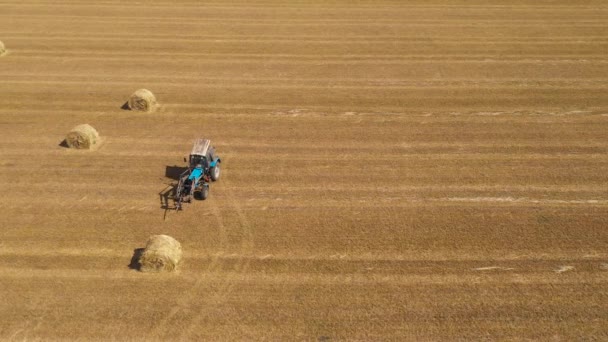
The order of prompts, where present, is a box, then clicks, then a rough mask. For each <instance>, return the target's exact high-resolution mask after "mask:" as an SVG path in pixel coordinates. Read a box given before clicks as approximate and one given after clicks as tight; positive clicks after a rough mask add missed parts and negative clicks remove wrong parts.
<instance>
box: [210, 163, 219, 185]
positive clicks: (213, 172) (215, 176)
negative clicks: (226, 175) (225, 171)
mask: <svg viewBox="0 0 608 342" xmlns="http://www.w3.org/2000/svg"><path fill="white" fill-rule="evenodd" d="M210 173H211V180H212V181H214V182H215V181H217V180H218V179H220V164H219V163H217V164H215V166H214V167H212V168H211V172H210Z"/></svg>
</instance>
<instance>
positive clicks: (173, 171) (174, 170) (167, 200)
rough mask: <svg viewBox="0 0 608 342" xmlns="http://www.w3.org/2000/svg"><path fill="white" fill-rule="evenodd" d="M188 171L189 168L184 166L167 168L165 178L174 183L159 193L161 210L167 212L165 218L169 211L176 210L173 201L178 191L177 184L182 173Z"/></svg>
mask: <svg viewBox="0 0 608 342" xmlns="http://www.w3.org/2000/svg"><path fill="white" fill-rule="evenodd" d="M187 170H188V168H187V167H183V166H166V167H165V177H167V178H169V179H171V180H172V181H173V182H171V183H170V184H168V185H166V186H165V188H163V189H162V190H161V191H160V192H159V193H158V196H159V199H160V208H161V209H163V210H165V217H166V215H167V211H168V210H172V209H175V205H174V204H173V199H174V198H175V191H176V190H177V182H178V181H179V177H180V176H181V174H182V173H184V172H186V171H187Z"/></svg>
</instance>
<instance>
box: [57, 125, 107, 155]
mask: <svg viewBox="0 0 608 342" xmlns="http://www.w3.org/2000/svg"><path fill="white" fill-rule="evenodd" d="M65 142H66V144H67V145H68V147H70V148H77V149H91V148H93V147H94V146H95V145H96V144H97V143H98V142H99V133H97V130H95V128H93V127H92V126H90V125H89V124H83V125H78V126H76V127H74V128H73V129H72V130H71V131H70V132H69V133H68V135H67V136H66V137H65Z"/></svg>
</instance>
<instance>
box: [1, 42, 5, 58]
mask: <svg viewBox="0 0 608 342" xmlns="http://www.w3.org/2000/svg"><path fill="white" fill-rule="evenodd" d="M5 52H6V48H5V47H4V43H2V41H0V56H2V55H4V53H5Z"/></svg>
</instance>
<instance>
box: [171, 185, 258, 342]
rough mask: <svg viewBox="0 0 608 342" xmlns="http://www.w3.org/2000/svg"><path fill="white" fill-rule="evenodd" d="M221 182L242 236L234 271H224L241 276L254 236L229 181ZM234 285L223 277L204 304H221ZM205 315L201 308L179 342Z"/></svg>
mask: <svg viewBox="0 0 608 342" xmlns="http://www.w3.org/2000/svg"><path fill="white" fill-rule="evenodd" d="M223 180H224V183H225V184H226V187H223V189H224V190H225V191H226V197H227V198H228V201H229V203H230V207H231V209H232V210H234V211H235V213H236V215H237V218H238V222H239V226H240V229H241V234H242V236H241V246H240V257H237V259H236V265H235V266H234V269H233V270H232V272H230V270H228V269H226V271H227V272H230V273H236V274H243V273H246V272H247V271H248V270H249V267H250V263H251V259H252V258H250V257H249V256H251V255H252V254H253V252H254V246H255V242H254V236H253V229H252V227H251V223H250V222H249V220H248V219H247V216H246V215H245V214H244V213H243V210H242V208H241V205H240V204H239V201H238V199H237V197H236V196H235V193H234V191H233V190H232V189H233V188H232V187H231V186H230V183H229V181H228V182H226V178H224V179H223ZM218 219H219V220H221V217H219V218H218ZM236 285H237V283H236V282H234V281H232V280H231V279H229V278H227V277H226V276H224V278H223V279H222V281H221V282H220V283H219V287H218V288H217V291H215V292H214V294H213V295H212V296H211V297H209V298H208V299H207V300H205V301H204V302H205V303H210V304H212V305H217V304H219V303H222V302H223V301H224V300H225V299H226V298H227V297H228V296H229V295H230V294H231V293H232V292H233V290H234V287H235V286H236ZM205 314H206V307H204V306H203V307H202V308H201V310H200V311H199V312H197V313H196V314H195V315H193V316H192V319H191V321H190V323H189V325H188V327H187V328H185V329H183V330H182V334H181V335H180V337H179V340H180V341H185V340H189V339H190V336H191V335H192V332H193V330H194V329H196V327H197V326H198V324H199V323H200V320H201V318H202V317H203V316H204V315H205Z"/></svg>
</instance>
